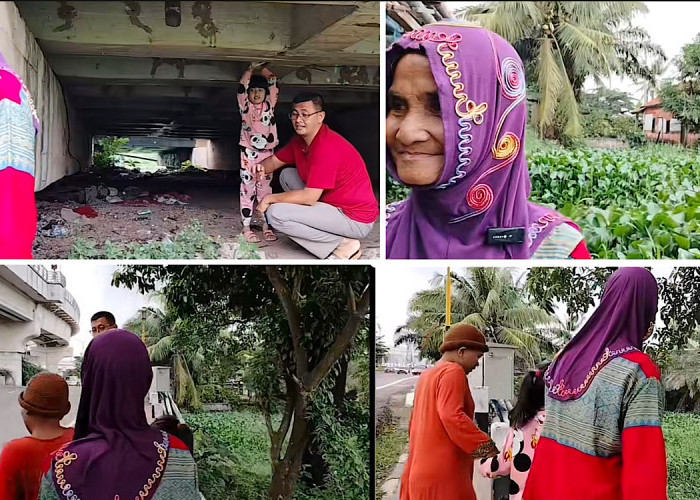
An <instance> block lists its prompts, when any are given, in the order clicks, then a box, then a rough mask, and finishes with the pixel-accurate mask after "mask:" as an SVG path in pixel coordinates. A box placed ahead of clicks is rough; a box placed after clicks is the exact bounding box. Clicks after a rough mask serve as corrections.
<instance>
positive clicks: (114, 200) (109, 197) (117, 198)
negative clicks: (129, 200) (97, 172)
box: [105, 196, 124, 203]
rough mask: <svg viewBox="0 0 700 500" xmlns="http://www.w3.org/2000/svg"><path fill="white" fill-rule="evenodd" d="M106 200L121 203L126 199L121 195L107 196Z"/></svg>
mask: <svg viewBox="0 0 700 500" xmlns="http://www.w3.org/2000/svg"><path fill="white" fill-rule="evenodd" d="M105 201H106V202H107V203H121V202H123V201H124V200H122V199H121V198H120V197H119V196H108V197H107V198H105Z"/></svg>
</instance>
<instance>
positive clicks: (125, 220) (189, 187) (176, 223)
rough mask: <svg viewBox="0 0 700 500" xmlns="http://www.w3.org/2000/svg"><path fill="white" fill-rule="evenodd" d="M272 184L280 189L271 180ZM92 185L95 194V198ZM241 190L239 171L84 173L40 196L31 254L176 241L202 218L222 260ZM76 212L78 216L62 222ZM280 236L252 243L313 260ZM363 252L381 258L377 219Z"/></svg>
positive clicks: (270, 252) (236, 225)
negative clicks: (81, 244)
mask: <svg viewBox="0 0 700 500" xmlns="http://www.w3.org/2000/svg"><path fill="white" fill-rule="evenodd" d="M273 187H274V188H276V189H275V191H276V192H277V191H279V186H278V185H276V182H275V183H273ZM97 188H99V191H100V192H99V194H97V195H96V192H97V191H98V189H97ZM109 188H112V189H111V192H110V193H109V195H108V196H113V195H116V196H117V197H118V198H119V199H120V200H122V201H118V200H116V199H114V198H107V199H110V200H112V201H114V203H110V202H108V201H106V199H105V198H104V195H105V194H106V191H107V190H109ZM238 188H239V180H238V172H199V171H195V172H189V173H171V174H168V175H158V174H145V175H144V174H135V173H133V172H131V171H128V170H125V169H116V170H114V171H112V172H110V173H109V174H108V175H101V176H99V175H96V174H93V173H84V174H76V175H73V176H70V177H66V178H64V179H62V180H61V181H59V182H57V183H55V184H53V185H51V186H49V187H48V188H47V189H45V190H43V191H41V192H39V193H37V208H38V211H39V230H38V232H37V238H36V240H35V242H34V258H35V259H67V258H69V257H70V254H71V251H72V249H73V247H74V243H75V242H76V240H79V239H80V240H84V241H85V242H91V243H94V244H95V245H96V248H98V249H101V248H103V246H104V243H105V242H106V241H110V242H111V243H112V244H114V245H115V246H124V245H126V244H128V243H140V244H146V243H150V242H161V241H167V240H174V239H175V237H176V236H177V234H178V233H180V232H181V231H182V230H183V229H185V228H186V227H187V226H189V225H190V224H192V223H193V222H194V221H199V222H200V223H201V227H202V230H203V231H204V232H205V233H206V234H207V235H208V236H210V237H212V238H213V239H214V240H215V241H216V242H217V243H219V244H220V245H221V250H220V258H235V256H234V252H233V251H232V249H233V248H235V247H236V242H237V240H238V236H239V235H240V232H241V229H242V224H241V218H240V214H239V208H238V207H239V203H238ZM86 193H87V194H86ZM159 199H160V202H159V201H158V200H159ZM178 201H181V202H184V203H186V204H180V203H179V202H178ZM167 203H172V204H167ZM85 206H89V207H91V208H92V209H94V210H95V211H96V212H97V217H94V218H86V217H81V216H79V214H75V213H74V212H73V210H74V209H76V208H79V207H85ZM62 209H63V215H64V217H62V216H61V212H62ZM149 212H150V213H149ZM72 214H75V215H72ZM74 217H75V218H76V220H75V221H67V220H65V219H66V218H67V219H73V218H74ZM256 226H257V228H258V229H260V227H261V220H257V219H254V220H253V229H256ZM258 234H259V233H258ZM278 236H279V240H278V241H276V242H273V243H267V242H264V241H263V242H262V243H260V244H258V245H257V247H258V248H259V250H260V251H261V252H262V253H263V254H264V258H266V259H314V258H315V257H314V256H313V255H312V254H310V253H308V252H307V251H306V250H304V249H303V248H301V247H300V246H299V245H297V244H296V243H294V242H293V241H291V240H290V239H289V238H287V237H284V236H282V235H278ZM362 249H363V255H362V258H363V259H377V258H379V223H377V224H376V225H375V227H374V229H373V231H372V234H371V235H370V237H369V238H368V239H367V240H365V241H363V242H362ZM192 258H195V256H194V255H193V256H192Z"/></svg>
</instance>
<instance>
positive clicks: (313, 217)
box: [257, 93, 379, 259]
mask: <svg viewBox="0 0 700 500" xmlns="http://www.w3.org/2000/svg"><path fill="white" fill-rule="evenodd" d="M325 115H326V113H325V112H324V111H323V98H322V97H321V96H320V95H319V94H312V93H302V94H299V95H297V96H296V97H295V98H294V100H293V109H292V112H291V113H290V114H289V117H290V118H291V120H292V124H293V125H294V130H295V131H296V133H297V135H296V136H294V138H293V139H292V140H291V141H290V142H289V143H288V144H287V145H286V146H285V147H283V148H282V149H281V150H279V151H277V152H276V153H275V154H274V155H273V156H271V157H269V158H267V159H266V160H264V161H262V162H261V163H260V164H259V165H258V166H257V172H258V174H259V175H264V174H269V173H271V172H273V171H275V170H277V169H278V168H281V167H282V166H284V165H295V166H296V168H288V169H285V170H283V171H282V173H281V174H280V184H281V185H282V188H283V189H284V191H285V192H284V193H277V194H271V195H268V196H266V197H265V198H264V199H263V200H262V202H260V204H259V206H258V210H259V211H260V212H261V213H263V214H265V215H266V217H267V221H268V223H269V224H270V225H271V226H272V227H274V228H275V229H276V230H277V231H279V232H280V233H284V234H286V235H287V236H289V237H290V238H291V239H292V240H294V241H296V242H297V243H298V244H299V245H301V246H303V247H304V248H305V249H307V250H308V251H309V252H311V253H312V254H314V255H315V256H316V257H318V258H319V259H327V258H330V259H357V258H359V257H360V255H361V248H360V247H361V245H360V241H359V240H360V239H363V238H366V237H367V236H368V235H369V233H370V232H371V231H372V226H374V223H375V222H376V221H377V218H378V217H379V204H378V203H377V200H376V198H375V197H374V191H373V190H372V183H371V182H370V179H369V174H368V173H367V167H366V165H365V162H364V160H363V159H362V156H360V153H358V152H357V150H356V149H355V148H354V147H353V146H352V144H350V143H349V142H348V141H347V140H346V139H345V138H343V137H342V136H341V135H340V134H338V133H337V132H334V131H333V130H331V129H330V128H328V125H325V124H324V123H323V119H324V118H325Z"/></svg>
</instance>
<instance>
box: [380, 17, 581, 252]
mask: <svg viewBox="0 0 700 500" xmlns="http://www.w3.org/2000/svg"><path fill="white" fill-rule="evenodd" d="M387 81H388V84H387V85H388V88H389V94H388V96H387V109H388V116H387V120H386V140H387V169H388V170H389V172H390V173H391V175H392V176H393V177H394V178H395V179H396V180H397V181H399V182H401V183H402V184H405V185H407V186H409V187H411V188H412V192H411V195H410V196H409V198H408V199H407V200H405V201H403V202H400V203H397V204H393V205H390V206H388V207H387V257H388V258H390V259H529V258H581V259H586V258H590V254H589V253H588V250H587V249H586V245H585V242H584V241H583V236H582V235H581V232H580V231H579V229H578V227H577V226H576V225H575V224H574V223H573V222H572V221H570V220H568V219H566V218H565V217H563V216H562V215H561V214H559V213H557V212H555V211H553V210H550V209H547V208H545V207H541V206H538V205H535V204H533V203H530V202H529V201H528V198H529V196H530V177H529V174H528V171H527V159H526V157H525V151H524V144H525V125H526V121H527V104H526V99H525V97H526V89H525V76H524V72H523V65H522V62H521V60H520V57H519V56H518V54H517V52H516V51H515V49H513V47H512V46H511V45H510V44H508V42H506V41H505V40H504V39H502V38H501V37H500V36H498V35H496V34H494V33H492V32H490V31H488V30H485V29H483V28H480V27H476V26H471V25H464V24H458V23H451V22H446V21H443V22H440V23H435V24H430V25H427V26H424V27H423V28H421V29H419V30H416V31H413V32H410V33H407V34H406V35H404V36H403V37H402V38H401V39H400V40H399V41H398V42H396V43H394V44H393V45H392V46H391V48H390V50H389V52H388V54H387Z"/></svg>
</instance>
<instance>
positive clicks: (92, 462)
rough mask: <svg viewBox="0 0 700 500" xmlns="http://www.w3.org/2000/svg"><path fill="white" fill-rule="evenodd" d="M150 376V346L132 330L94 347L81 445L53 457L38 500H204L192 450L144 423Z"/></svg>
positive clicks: (87, 368)
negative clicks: (200, 492) (138, 499)
mask: <svg viewBox="0 0 700 500" xmlns="http://www.w3.org/2000/svg"><path fill="white" fill-rule="evenodd" d="M152 377H153V375H152V371H151V363H150V360H149V357H148V351H147V350H146V346H144V345H143V343H142V342H141V339H139V337H137V336H136V335H134V334H132V333H131V332H128V331H126V330H110V331H109V332H107V333H105V334H104V335H100V336H99V337H97V338H95V339H94V340H93V341H92V342H90V345H88V348H87V349H86V351H85V357H84V359H83V367H82V372H81V381H82V392H81V394H80V406H79V407H78V415H77V420H76V424H75V437H74V439H75V441H73V442H72V443H68V444H67V445H65V446H64V447H63V448H61V449H60V450H58V451H57V452H56V453H55V454H54V457H53V459H52V461H51V464H50V468H49V470H48V471H47V472H46V475H45V476H44V479H43V481H42V485H41V492H40V494H39V500H59V499H63V498H67V499H71V500H80V499H83V500H115V499H123V500H126V499H132V498H140V499H142V500H146V499H148V500H175V499H183V500H200V498H201V496H200V494H199V492H198V491H197V484H196V468H195V463H194V459H193V458H192V455H191V454H190V451H189V449H188V448H187V446H186V445H185V444H184V443H183V442H182V441H181V440H180V439H178V438H176V437H175V436H170V435H169V434H167V433H166V432H164V431H158V430H153V429H151V428H150V427H149V426H148V422H147V421H146V412H145V409H144V400H145V398H146V395H147V394H148V391H149V388H150V386H151V380H152ZM47 465H48V464H47Z"/></svg>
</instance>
